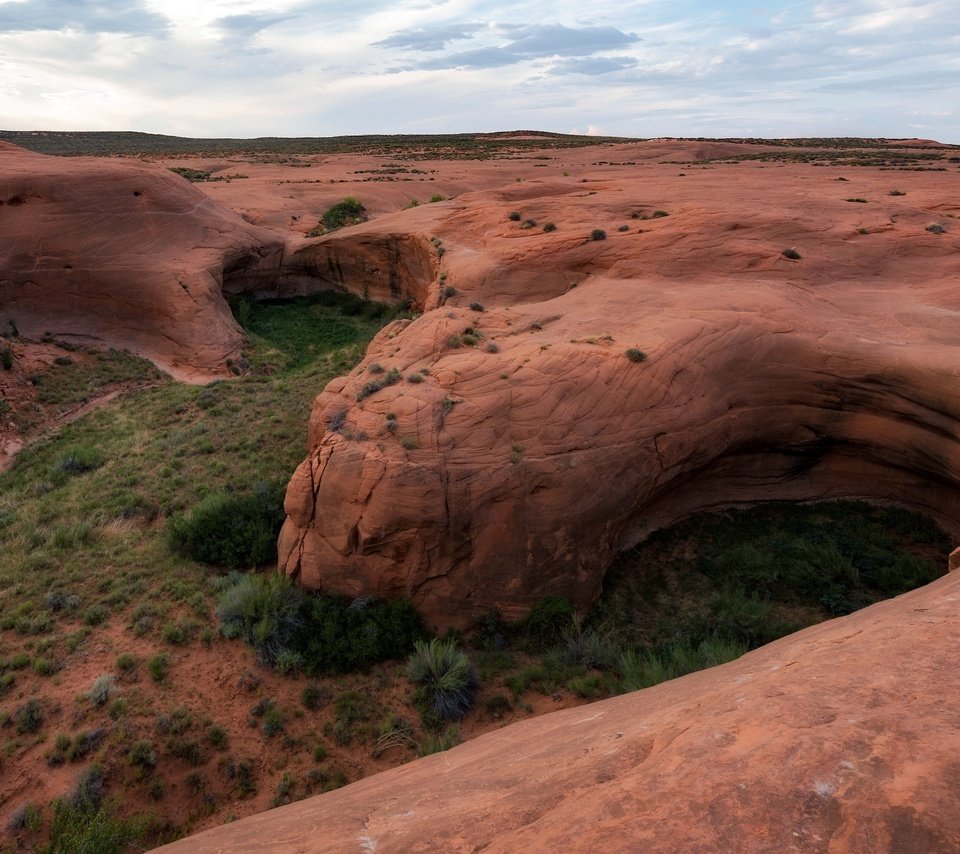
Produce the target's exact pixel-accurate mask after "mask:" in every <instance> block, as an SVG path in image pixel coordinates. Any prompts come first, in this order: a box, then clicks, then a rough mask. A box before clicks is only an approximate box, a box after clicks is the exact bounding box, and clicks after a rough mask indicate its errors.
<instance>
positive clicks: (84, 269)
mask: <svg viewBox="0 0 960 854" xmlns="http://www.w3.org/2000/svg"><path fill="white" fill-rule="evenodd" d="M282 255H283V241H282V240H281V239H279V238H278V237H276V236H273V235H271V234H269V233H268V232H266V231H264V230H262V229H259V228H256V227H255V226H251V225H249V224H248V223H246V222H244V221H243V220H242V219H241V218H240V217H239V216H237V215H236V214H234V213H232V212H230V211H228V210H226V209H224V208H221V207H220V206H219V205H218V204H217V203H216V202H213V201H211V200H210V199H208V198H207V197H206V196H205V195H204V194H203V193H201V192H200V191H199V190H197V189H196V188H195V187H193V186H191V185H190V184H189V183H187V182H186V181H185V180H183V179H182V178H180V177H179V176H177V175H174V174H172V173H171V172H169V171H168V170H166V169H163V168H162V167H159V166H148V165H145V164H142V163H137V162H132V161H120V160H107V159H102V158H62V157H45V156H43V155H39V154H33V153H30V152H27V151H24V150H22V149H20V148H17V147H16V146H13V145H9V144H6V143H0V315H2V316H3V318H4V319H6V318H8V317H12V318H14V319H15V321H16V323H17V325H18V327H19V329H20V331H21V333H23V334H26V335H31V336H34V337H38V336H40V335H42V334H43V333H44V332H47V331H49V332H51V333H52V334H54V335H55V336H57V337H60V338H65V339H72V340H75V341H79V342H81V343H90V344H92V345H101V346H112V347H125V348H128V349H130V350H133V351H135V352H137V353H140V354H141V355H144V356H146V357H148V358H150V359H152V360H153V361H155V362H156V363H157V364H158V365H160V366H161V367H164V368H166V369H167V370H170V371H172V372H173V373H175V374H177V375H179V376H183V377H193V376H199V377H202V376H205V375H207V376H208V375H211V374H216V373H223V372H224V371H225V362H226V360H227V359H229V358H231V357H232V358H237V356H238V354H239V348H240V345H241V341H242V334H241V330H240V328H239V327H238V326H237V325H236V323H235V322H234V320H233V317H232V315H231V313H230V310H229V308H228V307H227V305H226V303H225V301H224V299H223V296H222V293H221V287H222V285H223V284H224V281H225V280H226V282H227V283H228V284H229V285H230V286H231V287H233V288H235V289H251V288H254V287H255V286H256V285H257V283H258V282H259V281H261V280H263V279H264V278H265V277H269V278H270V279H276V278H277V274H278V271H279V267H280V261H281V258H282Z"/></svg>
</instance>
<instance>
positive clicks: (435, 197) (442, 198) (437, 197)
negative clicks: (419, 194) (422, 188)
mask: <svg viewBox="0 0 960 854" xmlns="http://www.w3.org/2000/svg"><path fill="white" fill-rule="evenodd" d="M443 201H446V196H441V195H440V193H434V194H433V195H432V196H431V197H430V204H433V203H434V202H443Z"/></svg>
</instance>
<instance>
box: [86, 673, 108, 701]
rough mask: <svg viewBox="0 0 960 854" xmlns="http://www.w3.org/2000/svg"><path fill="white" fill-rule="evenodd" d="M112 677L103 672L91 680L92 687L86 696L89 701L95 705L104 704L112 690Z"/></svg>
mask: <svg viewBox="0 0 960 854" xmlns="http://www.w3.org/2000/svg"><path fill="white" fill-rule="evenodd" d="M113 685H114V679H113V677H112V676H111V675H109V674H108V673H104V674H102V675H100V676H98V677H97V678H96V679H94V680H93V687H92V688H91V689H90V691H89V693H88V694H87V696H88V697H89V698H90V702H91V703H93V705H95V706H105V705H106V704H107V700H109V699H110V692H111V691H113Z"/></svg>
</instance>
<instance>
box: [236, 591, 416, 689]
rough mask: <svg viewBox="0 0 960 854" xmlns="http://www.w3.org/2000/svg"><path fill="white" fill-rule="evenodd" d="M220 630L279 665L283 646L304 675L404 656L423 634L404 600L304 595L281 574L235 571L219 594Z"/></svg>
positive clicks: (350, 669) (341, 670) (363, 666)
mask: <svg viewBox="0 0 960 854" xmlns="http://www.w3.org/2000/svg"><path fill="white" fill-rule="evenodd" d="M217 616H218V617H219V618H220V630H221V631H222V632H223V634H224V635H225V636H226V637H228V638H236V637H239V638H243V639H244V640H246V641H247V642H248V643H249V644H250V645H251V646H253V647H254V649H256V651H257V653H258V655H259V657H260V660H261V661H262V662H263V663H265V664H267V665H270V666H274V667H276V666H277V665H278V664H282V662H283V661H284V658H283V654H284V652H285V651H287V652H293V653H296V655H297V662H298V667H302V669H303V670H305V671H306V672H307V673H309V674H314V675H316V674H322V673H350V672H353V671H356V670H364V669H366V668H368V667H369V666H370V665H371V664H374V663H376V662H378V661H384V660H387V659H390V658H400V657H402V656H405V655H406V654H407V653H408V652H409V651H410V650H411V649H412V648H413V643H414V641H415V640H418V639H420V638H422V637H424V635H425V633H426V632H425V629H424V626H423V621H422V620H421V618H420V615H419V614H418V613H417V612H416V611H415V610H414V608H413V607H412V606H411V605H410V603H409V602H406V601H403V600H399V599H395V600H391V601H389V602H378V601H375V600H372V599H356V600H350V599H347V598H345V597H335V596H323V595H318V594H313V595H312V594H308V593H305V592H304V591H302V590H301V589H300V588H298V587H295V586H294V585H293V584H292V583H291V582H290V581H289V580H288V579H286V578H285V577H283V576H281V575H277V574H271V575H267V576H257V575H248V576H240V577H239V580H237V581H236V582H235V583H233V584H231V585H230V586H228V587H227V588H226V589H225V590H224V592H223V593H222V594H221V598H220V603H219V604H218V606H217Z"/></svg>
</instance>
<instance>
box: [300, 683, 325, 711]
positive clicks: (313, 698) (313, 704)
mask: <svg viewBox="0 0 960 854" xmlns="http://www.w3.org/2000/svg"><path fill="white" fill-rule="evenodd" d="M330 697H331V694H330V689H329V688H327V687H326V686H324V685H320V684H319V683H317V682H311V683H310V684H309V685H306V686H305V687H304V689H303V691H301V692H300V702H301V703H302V704H303V707H304V708H306V709H310V711H312V712H313V711H316V710H317V709H319V708H321V707H323V706H325V705H326V704H327V703H329V702H330Z"/></svg>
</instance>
